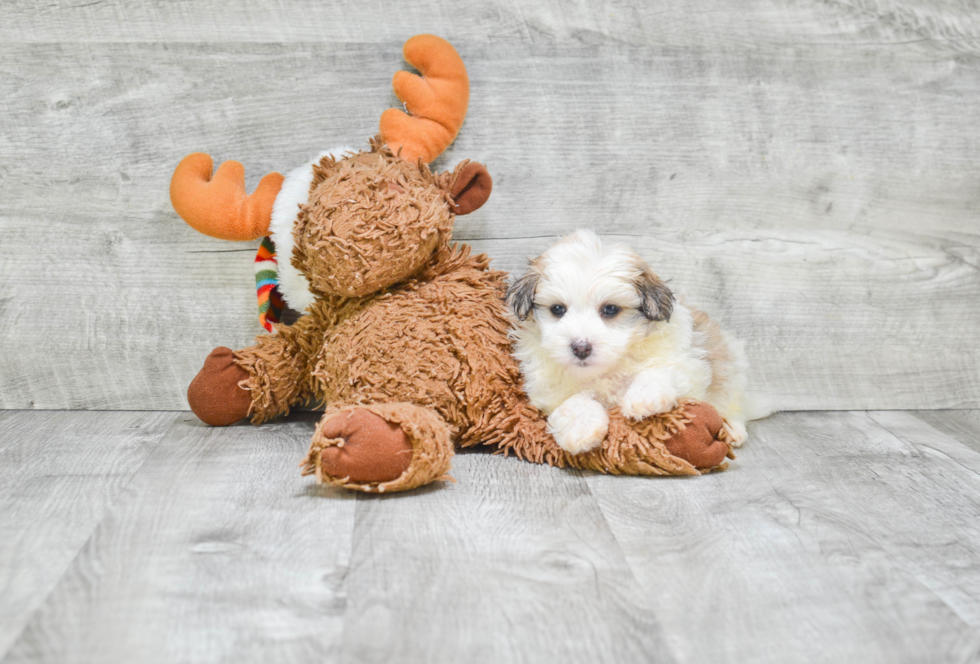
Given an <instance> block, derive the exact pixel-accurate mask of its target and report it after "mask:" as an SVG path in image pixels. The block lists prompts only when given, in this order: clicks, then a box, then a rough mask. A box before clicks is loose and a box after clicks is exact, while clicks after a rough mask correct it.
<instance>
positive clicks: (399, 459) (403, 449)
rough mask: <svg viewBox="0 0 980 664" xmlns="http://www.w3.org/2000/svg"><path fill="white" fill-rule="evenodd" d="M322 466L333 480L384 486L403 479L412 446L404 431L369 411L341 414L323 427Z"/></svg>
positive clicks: (359, 410)
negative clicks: (324, 443)
mask: <svg viewBox="0 0 980 664" xmlns="http://www.w3.org/2000/svg"><path fill="white" fill-rule="evenodd" d="M317 435H318V437H319V438H320V439H321V441H322V442H329V443H333V442H336V444H331V445H328V446H326V447H323V445H322V444H321V448H322V449H321V450H320V458H319V464H320V466H321V468H322V470H323V473H324V474H326V475H329V476H331V477H346V478H348V479H349V480H350V481H351V482H355V483H357V484H381V483H383V482H391V481H392V480H396V479H398V478H399V477H401V475H402V473H404V472H405V471H406V470H408V467H409V465H410V464H411V463H412V443H411V442H410V441H409V440H408V436H406V435H405V432H404V431H403V430H402V428H401V427H400V426H399V425H397V424H393V423H391V422H388V421H387V420H385V419H384V418H383V417H381V416H380V415H376V414H374V413H372V412H371V411H370V410H368V409H366V408H351V409H350V410H346V411H343V412H341V413H337V414H336V415H334V416H333V417H331V418H330V419H329V420H324V421H323V423H322V424H321V426H320V430H319V432H318V434H317Z"/></svg>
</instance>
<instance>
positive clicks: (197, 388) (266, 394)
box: [187, 335, 310, 426]
mask: <svg viewBox="0 0 980 664" xmlns="http://www.w3.org/2000/svg"><path fill="white" fill-rule="evenodd" d="M306 367H307V363H306V356H305V355H303V354H302V353H301V352H298V351H297V349H296V344H295V343H294V342H292V341H291V340H289V339H286V338H285V337H284V336H279V335H264V336H261V337H259V338H258V339H257V340H256V344H255V345H254V346H250V347H248V348H243V349H242V350H237V351H232V350H231V349H230V348H225V347H223V346H222V347H220V348H215V349H214V350H213V351H211V354H210V355H208V357H207V359H206V360H204V367H203V368H202V369H201V370H200V371H199V372H198V374H197V376H196V377H195V378H194V380H193V381H191V384H190V387H188V388H187V402H188V403H189V404H190V407H191V410H192V411H194V414H195V415H197V416H198V417H199V418H200V419H201V421H202V422H205V423H206V424H210V425H212V426H227V425H229V424H234V423H235V422H237V421H238V420H240V419H242V418H244V417H247V416H248V415H249V414H251V415H252V421H253V422H254V423H255V424H260V423H262V422H264V421H266V420H269V419H272V418H273V417H276V416H278V415H285V414H286V413H288V412H289V408H290V406H292V405H294V404H296V403H297V402H298V401H300V400H301V399H303V398H304V397H305V396H306V394H307V392H306V391H305V388H306V386H307V385H309V383H310V377H309V375H308V373H307V372H306Z"/></svg>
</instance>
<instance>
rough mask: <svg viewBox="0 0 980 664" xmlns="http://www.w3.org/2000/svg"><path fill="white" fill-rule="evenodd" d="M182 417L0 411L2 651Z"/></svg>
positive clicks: (0, 652)
mask: <svg viewBox="0 0 980 664" xmlns="http://www.w3.org/2000/svg"><path fill="white" fill-rule="evenodd" d="M176 418H177V414H176V413H64V412H56V413H43V414H42V413H30V412H0V657H2V656H3V654H4V653H5V652H7V650H8V649H9V648H10V646H11V645H12V644H13V643H14V641H16V639H17V638H18V636H19V635H20V633H21V631H22V630H23V629H24V626H25V625H27V623H28V621H29V620H30V618H31V616H32V615H33V614H34V612H35V611H36V610H37V609H38V608H39V607H40V606H41V604H42V603H43V601H44V599H45V598H46V597H47V596H48V594H49V593H50V592H51V589H52V588H54V587H55V584H56V583H57V582H58V580H59V579H60V578H61V576H62V574H64V573H65V571H66V570H67V569H68V567H69V566H70V565H71V563H72V561H73V560H74V559H75V556H76V555H77V554H78V552H79V550H80V549H81V548H82V546H83V545H84V544H85V543H86V541H87V540H88V538H89V537H90V535H91V534H92V531H93V530H95V528H96V526H97V525H98V524H99V522H100V521H101V520H102V518H103V516H104V515H105V513H106V512H107V511H108V510H109V509H110V507H111V506H112V504H113V503H114V502H115V501H116V500H117V499H118V498H119V496H120V494H121V493H122V492H123V491H124V489H125V488H126V486H127V485H128V484H129V482H130V480H131V479H132V478H133V475H134V474H135V473H136V471H138V470H139V468H140V467H141V466H142V464H143V462H144V461H145V460H146V458H147V457H148V456H149V455H150V454H151V452H152V451H153V449H154V448H155V446H156V445H157V444H158V443H159V442H160V439H161V438H163V436H164V434H165V433H166V431H167V429H168V428H169V427H170V425H171V424H172V423H173V421H174V420H175V419H176Z"/></svg>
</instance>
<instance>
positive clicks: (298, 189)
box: [170, 35, 492, 310]
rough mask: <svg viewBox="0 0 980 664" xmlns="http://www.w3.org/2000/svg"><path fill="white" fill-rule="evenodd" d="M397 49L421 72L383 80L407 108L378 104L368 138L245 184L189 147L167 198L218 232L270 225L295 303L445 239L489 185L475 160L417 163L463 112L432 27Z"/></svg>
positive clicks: (465, 82)
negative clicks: (433, 167)
mask: <svg viewBox="0 0 980 664" xmlns="http://www.w3.org/2000/svg"><path fill="white" fill-rule="evenodd" d="M404 53H405V59H406V60H407V61H408V62H409V63H410V64H412V65H413V66H415V67H416V68H417V69H418V70H419V72H421V74H422V76H421V77H420V76H416V75H414V74H410V73H408V72H404V71H400V72H398V73H397V74H395V77H394V79H393V81H392V85H393V87H394V90H395V93H396V94H397V95H398V97H399V98H400V99H401V100H402V101H404V102H405V106H406V109H407V110H408V113H409V114H406V113H404V112H402V111H401V110H397V109H389V110H387V111H385V112H384V113H383V114H382V116H381V133H380V135H379V136H378V137H377V138H375V139H372V140H371V142H370V149H369V150H367V151H364V152H354V153H351V152H348V153H346V154H344V153H340V154H338V153H334V154H324V155H322V156H321V157H320V158H319V159H317V160H314V161H312V162H310V163H309V164H307V165H306V166H303V167H300V168H298V169H296V170H294V171H293V172H292V173H290V174H288V175H287V176H286V177H285V178H284V177H283V176H282V175H280V174H278V173H270V174H269V175H266V176H265V177H264V178H262V181H261V182H260V183H259V186H258V187H257V188H256V190H255V191H254V192H253V193H252V194H251V195H246V194H245V183H244V169H243V168H242V166H241V164H239V163H238V162H225V163H223V164H222V165H221V167H220V168H218V170H217V172H215V173H214V176H213V177H212V175H211V168H212V165H213V162H212V161H211V158H210V157H209V156H208V155H205V154H201V153H195V154H192V155H189V156H188V157H185V158H184V160H183V161H182V162H181V163H180V165H178V167H177V169H176V171H175V172H174V176H173V179H172V180H171V186H170V195H171V200H172V202H173V205H174V208H175V209H176V210H177V213H178V214H179V215H180V216H181V217H183V219H184V220H185V221H187V223H188V224H190V225H191V226H192V227H193V228H195V229H197V230H198V231H200V232H202V233H205V234H207V235H211V236H213V237H218V238H221V239H227V240H250V239H255V238H258V237H261V236H263V235H269V234H271V235H272V237H273V238H274V240H275V244H276V247H277V249H278V251H279V255H280V258H279V260H280V263H279V268H280V278H281V286H282V287H283V295H285V297H286V300H287V302H288V303H289V304H290V305H291V306H292V307H293V308H295V309H298V310H303V309H305V308H306V307H307V306H308V305H309V303H310V302H312V299H313V297H314V296H318V295H319V296H331V295H340V296H345V297H357V296H363V295H368V294H371V293H375V292H377V291H380V290H383V289H384V288H387V287H389V286H391V285H394V284H396V283H398V282H400V281H403V280H404V279H406V278H408V277H410V276H412V275H413V274H414V273H416V272H417V271H419V270H420V269H421V268H422V267H423V266H424V265H425V264H426V263H427V262H428V261H429V260H430V259H431V257H432V256H433V254H434V253H435V252H436V251H437V250H438V249H439V248H440V247H443V246H445V245H447V244H448V243H449V240H450V237H451V234H452V227H453V221H454V219H455V216H456V215H458V214H467V213H469V212H472V211H474V210H476V209H477V208H479V207H480V206H482V205H483V204H484V203H485V202H486V200H487V198H488V197H489V195H490V189H491V187H492V182H491V179H490V175H489V173H487V170H486V168H484V167H483V166H482V165H480V164H477V163H475V162H465V161H464V162H462V163H461V164H459V165H458V166H457V167H456V168H455V169H454V170H453V171H452V172H445V173H439V174H434V173H432V172H431V171H430V170H429V167H428V166H427V164H428V163H429V162H431V161H432V160H433V159H435V158H436V157H437V156H438V155H439V154H441V153H442V151H443V150H445V149H446V147H448V146H449V144H450V143H451V142H452V141H453V140H454V139H455V137H456V134H457V133H458V132H459V129H460V127H461V126H462V124H463V118H464V117H465V115H466V108H467V105H468V103H469V79H468V77H467V74H466V67H465V66H464V65H463V61H462V59H461V58H460V57H459V55H458V54H457V53H456V50H455V49H454V48H453V47H452V46H451V45H450V44H449V43H448V42H446V41H445V40H443V39H440V38H439V37H434V36H432V35H419V36H416V37H412V38H411V39H409V40H408V41H407V42H406V43H405V47H404Z"/></svg>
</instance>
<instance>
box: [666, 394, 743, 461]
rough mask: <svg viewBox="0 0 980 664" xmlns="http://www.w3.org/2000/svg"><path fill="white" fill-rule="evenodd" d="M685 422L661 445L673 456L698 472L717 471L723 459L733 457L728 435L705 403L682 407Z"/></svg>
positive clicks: (715, 411) (689, 404) (713, 411)
mask: <svg viewBox="0 0 980 664" xmlns="http://www.w3.org/2000/svg"><path fill="white" fill-rule="evenodd" d="M684 414H685V415H686V416H687V418H688V421H687V422H686V423H685V425H684V426H683V427H680V428H679V430H678V431H677V432H676V433H675V434H674V435H673V436H671V437H670V438H667V439H665V440H664V446H665V447H666V448H667V450H668V451H669V452H670V453H671V454H673V455H674V456H676V457H680V458H682V459H685V460H687V461H688V462H690V463H691V465H693V466H694V467H695V468H697V469H698V470H704V469H710V468H717V467H718V466H720V465H721V464H722V463H723V462H724V461H725V457H729V456H730V457H731V458H733V459H734V458H735V457H734V455H733V454H732V447H731V445H730V444H729V441H728V433H727V431H726V430H725V429H724V427H723V424H724V423H723V421H722V419H721V415H719V414H718V411H717V410H715V409H714V408H712V407H711V406H710V405H709V404H707V403H699V402H697V401H694V402H690V403H688V404H687V405H686V406H685V407H684Z"/></svg>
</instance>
